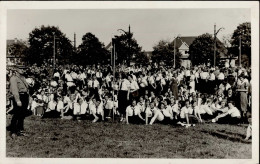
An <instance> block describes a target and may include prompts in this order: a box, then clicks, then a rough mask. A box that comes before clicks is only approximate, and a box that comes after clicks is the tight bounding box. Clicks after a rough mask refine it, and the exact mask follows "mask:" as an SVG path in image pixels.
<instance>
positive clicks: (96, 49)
mask: <svg viewBox="0 0 260 164" xmlns="http://www.w3.org/2000/svg"><path fill="white" fill-rule="evenodd" d="M109 57H110V56H109V52H108V51H107V50H106V49H105V47H104V44H103V43H101V42H100V41H99V39H98V38H97V37H96V36H95V35H93V34H92V33H86V34H85V35H84V36H83V37H82V44H81V45H79V46H78V57H77V62H76V63H79V64H98V63H102V64H105V63H108V58H109Z"/></svg>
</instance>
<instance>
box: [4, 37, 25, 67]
mask: <svg viewBox="0 0 260 164" xmlns="http://www.w3.org/2000/svg"><path fill="white" fill-rule="evenodd" d="M7 53H8V55H10V56H12V57H14V58H15V59H14V60H15V62H16V64H25V63H26V60H25V57H26V56H27V54H28V45H27V44H26V42H24V41H22V40H17V41H15V42H14V43H12V44H8V45H7Z"/></svg>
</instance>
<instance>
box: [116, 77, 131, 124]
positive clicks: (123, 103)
mask: <svg viewBox="0 0 260 164" xmlns="http://www.w3.org/2000/svg"><path fill="white" fill-rule="evenodd" d="M126 78H127V76H126V75H125V74H122V75H119V79H120V80H119V92H118V109H119V112H120V116H121V119H120V121H123V120H124V116H125V111H126V107H127V105H128V101H129V94H130V82H129V81H128V80H127V79H126Z"/></svg>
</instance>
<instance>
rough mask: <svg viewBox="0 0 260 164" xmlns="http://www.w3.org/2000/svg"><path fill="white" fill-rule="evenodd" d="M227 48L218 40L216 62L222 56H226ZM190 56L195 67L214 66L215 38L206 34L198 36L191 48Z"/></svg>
mask: <svg viewBox="0 0 260 164" xmlns="http://www.w3.org/2000/svg"><path fill="white" fill-rule="evenodd" d="M225 51H226V48H225V47H224V45H223V43H221V42H220V41H219V40H218V39H216V61H217V63H218V59H219V57H220V54H221V53H223V54H225V53H226V52H225ZM189 54H190V58H191V61H192V64H193V65H200V64H207V63H208V62H209V63H210V64H211V65H214V38H213V37H212V35H210V34H208V33H206V34H202V35H200V36H198V37H197V38H196V39H195V40H194V41H193V42H192V44H191V45H190V47H189Z"/></svg>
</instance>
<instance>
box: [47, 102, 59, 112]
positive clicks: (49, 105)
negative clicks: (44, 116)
mask: <svg viewBox="0 0 260 164" xmlns="http://www.w3.org/2000/svg"><path fill="white" fill-rule="evenodd" d="M56 105H57V103H56V102H55V101H50V102H49V103H48V109H50V110H55V108H56Z"/></svg>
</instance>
